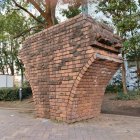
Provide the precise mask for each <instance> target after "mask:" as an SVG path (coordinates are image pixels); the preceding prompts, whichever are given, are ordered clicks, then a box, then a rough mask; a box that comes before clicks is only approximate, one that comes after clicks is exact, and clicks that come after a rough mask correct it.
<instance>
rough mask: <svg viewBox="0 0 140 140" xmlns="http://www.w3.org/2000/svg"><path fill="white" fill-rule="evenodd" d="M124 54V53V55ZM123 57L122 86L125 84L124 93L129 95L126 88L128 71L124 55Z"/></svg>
mask: <svg viewBox="0 0 140 140" xmlns="http://www.w3.org/2000/svg"><path fill="white" fill-rule="evenodd" d="M122 54H123V53H122ZM122 56H123V63H122V84H123V93H124V94H127V86H126V69H125V61H124V54H123V55H122Z"/></svg>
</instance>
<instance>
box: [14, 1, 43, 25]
mask: <svg viewBox="0 0 140 140" xmlns="http://www.w3.org/2000/svg"><path fill="white" fill-rule="evenodd" d="M12 1H13V2H14V4H15V6H17V7H19V8H20V9H22V10H23V11H25V12H26V13H28V14H29V15H30V16H31V17H32V18H33V19H34V20H36V21H37V22H39V23H41V24H43V25H44V23H43V22H41V21H40V20H38V19H37V18H36V17H35V16H34V15H33V14H32V13H31V12H29V11H28V10H27V9H25V8H24V7H22V6H21V5H19V4H18V3H17V2H16V1H15V0H12Z"/></svg>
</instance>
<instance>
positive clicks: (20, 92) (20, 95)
mask: <svg viewBox="0 0 140 140" xmlns="http://www.w3.org/2000/svg"><path fill="white" fill-rule="evenodd" d="M19 100H20V101H22V88H21V87H20V88H19Z"/></svg>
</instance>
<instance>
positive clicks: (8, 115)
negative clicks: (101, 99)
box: [0, 109, 140, 140]
mask: <svg viewBox="0 0 140 140" xmlns="http://www.w3.org/2000/svg"><path fill="white" fill-rule="evenodd" d="M139 132H140V117H132V116H129V117H128V116H119V115H111V114H102V115H101V116H99V117H98V118H96V119H91V120H88V121H83V122H79V123H74V124H69V125H68V124H65V123H61V122H59V123H58V122H53V121H50V120H47V119H36V118H34V117H33V115H32V114H30V115H29V114H27V113H25V112H22V113H21V112H20V111H18V110H3V109H1V110H0V140H139V139H140V133H139Z"/></svg>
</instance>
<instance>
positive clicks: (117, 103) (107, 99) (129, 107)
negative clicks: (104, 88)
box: [102, 94, 140, 117]
mask: <svg viewBox="0 0 140 140" xmlns="http://www.w3.org/2000/svg"><path fill="white" fill-rule="evenodd" d="M115 96H116V95H115V94H106V95H105V96H104V100H103V103H102V113H107V114H118V115H128V116H137V117H140V99H138V100H128V101H122V100H112V99H114V98H115Z"/></svg>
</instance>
